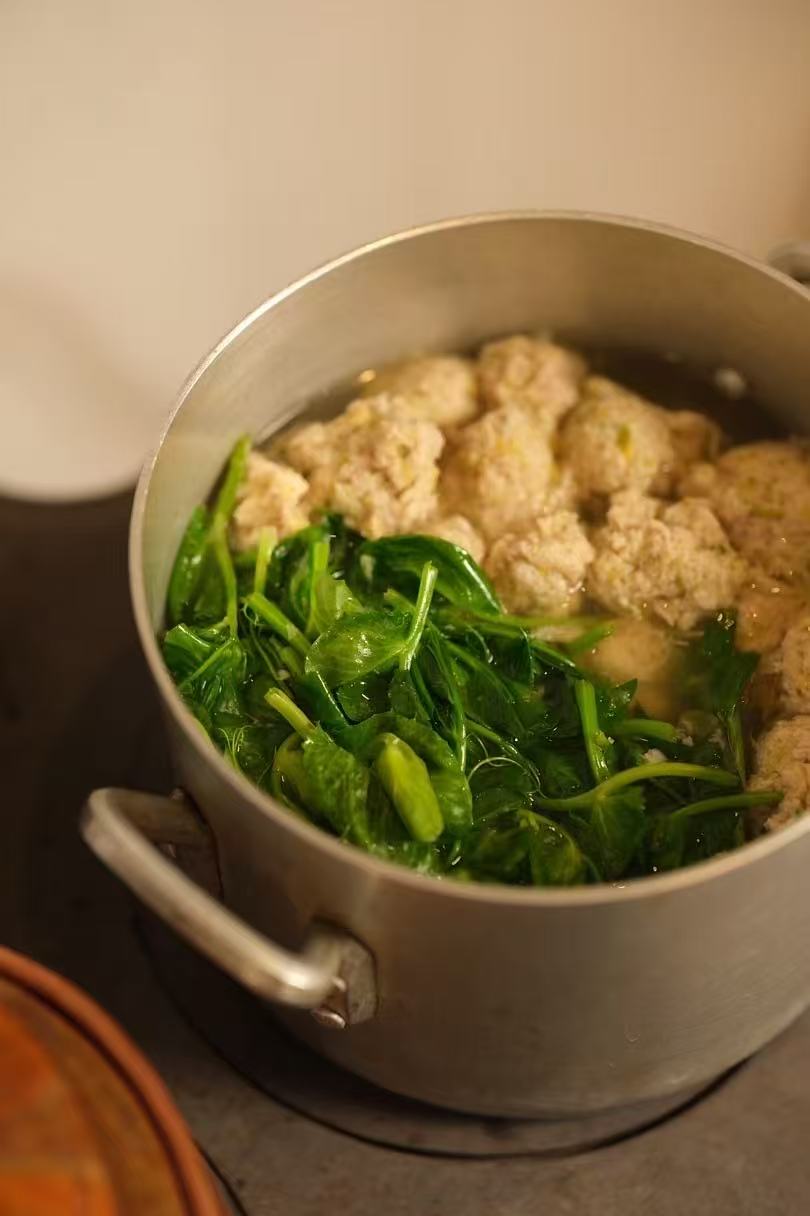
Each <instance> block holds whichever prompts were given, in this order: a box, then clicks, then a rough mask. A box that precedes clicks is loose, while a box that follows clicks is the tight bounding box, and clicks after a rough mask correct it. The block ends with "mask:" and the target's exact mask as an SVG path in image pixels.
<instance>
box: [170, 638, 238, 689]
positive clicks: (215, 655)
mask: <svg viewBox="0 0 810 1216" xmlns="http://www.w3.org/2000/svg"><path fill="white" fill-rule="evenodd" d="M233 642H234V639H233V638H228V640H227V642H223V643H222V645H221V646H217V648H216V650H214V651H213V652H212V653H211V654H209V656H208V658H207V659H206V660H205V661H204V662H203V663H201V664H200V666H199V667H198V668H197V669H196V670H195V671H192V672H191V673H190V674H189V675H187V676H186V678H185V679H184V680H182V681H181V682H180V683H179V684H178V685H177V688H178V690H179V691H180V692H183V691H184V690H185V689H186V688H188V686H189V685H190V684H191V683H192V682H193V681H194V680H198V679H199V678H200V676H202V675H205V673H206V672H207V671H208V669H209V667H213V666H214V665H215V664H216V663H217V662H218V660H219V657H220V655H221V654H222V653H223V651H225V650H227V649H228V647H229V646H232V645H233Z"/></svg>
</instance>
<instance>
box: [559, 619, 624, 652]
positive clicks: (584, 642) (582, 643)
mask: <svg viewBox="0 0 810 1216" xmlns="http://www.w3.org/2000/svg"><path fill="white" fill-rule="evenodd" d="M615 627H616V626H615V624H614V623H613V621H605V622H604V623H603V624H601V625H594V627H593V629H586V630H585V632H584V633H581V634H580V635H579V637H576V638H572V639H571V641H570V642H565V643H564V645H565V648H566V650H567V651H568V652H569V654H582V652H583V651H584V650H593V648H594V646H598V645H599V643H600V642H604V640H605V638H609V637H610V635H611V634H612V633H613V630H614V629H615Z"/></svg>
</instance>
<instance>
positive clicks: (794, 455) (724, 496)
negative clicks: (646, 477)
mask: <svg viewBox="0 0 810 1216" xmlns="http://www.w3.org/2000/svg"><path fill="white" fill-rule="evenodd" d="M680 488H681V492H682V493H684V494H688V495H699V496H700V497H705V498H708V499H709V500H710V501H711V503H712V505H713V507H714V509H715V511H716V513H717V515H718V516H719V518H720V519H721V520H722V521H723V523H724V524H725V526H726V528H727V530H728V533H729V536H730V537H731V540H732V543H733V544H734V545H735V546H736V548H737V549H739V550H740V552H741V553H743V554H744V555H745V557H747V558H748V560H749V561H750V562H751V564H752V565H754V566H757V567H759V568H760V569H762V570H763V571H765V572H766V573H767V574H769V575H770V576H771V577H773V578H776V579H781V580H783V581H784V582H787V583H795V582H805V581H807V580H808V579H810V451H809V450H808V448H807V446H806V445H805V444H802V443H796V442H784V443H782V442H767V443H749V444H743V445H742V446H740V447H736V448H730V449H729V450H728V451H727V452H724V453H723V455H722V456H721V457H720V459H719V460H718V461H717V463H716V464H713V465H711V464H699V465H696V466H695V467H694V468H693V469H692V470H691V471H690V472H689V473H688V474H687V475H686V477H685V478H684V479H683V481H682V483H681V487H680Z"/></svg>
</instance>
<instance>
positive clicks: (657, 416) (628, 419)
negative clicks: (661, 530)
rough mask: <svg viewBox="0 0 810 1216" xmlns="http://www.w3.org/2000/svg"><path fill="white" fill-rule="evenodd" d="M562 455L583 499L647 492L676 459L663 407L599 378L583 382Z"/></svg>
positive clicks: (568, 421) (563, 437)
mask: <svg viewBox="0 0 810 1216" xmlns="http://www.w3.org/2000/svg"><path fill="white" fill-rule="evenodd" d="M559 455H560V458H561V460H562V461H563V463H564V464H565V465H567V466H568V467H569V468H570V469H571V471H572V472H573V474H574V477H575V479H576V482H577V485H578V488H579V492H580V494H581V495H582V497H583V498H591V497H593V496H595V495H605V494H615V493H616V492H617V491H619V490H625V489H635V490H642V491H643V490H647V489H649V487H650V486H651V485H652V484H653V482H654V481H655V479H656V477H657V476H659V475H660V474H661V473H662V472H666V471H668V470H669V469H671V468H672V466H673V463H674V461H675V449H674V447H673V443H672V438H671V435H670V429H669V426H668V425H667V423H666V420H665V416H664V412H663V410H660V409H659V408H658V407H657V406H654V405H651V404H650V403H649V402H648V401H644V400H643V398H641V397H637V396H636V395H635V393H631V392H629V391H628V390H627V389H624V388H621V387H620V385H618V384H614V383H613V382H612V381H610V380H605V379H603V378H602V377H601V376H591V377H589V378H588V379H587V380H586V381H585V386H584V392H583V396H582V400H581V401H580V404H579V405H578V406H577V407H576V408H575V409H574V410H572V411H571V413H570V414H569V415H568V417H567V418H566V420H565V422H564V424H563V427H562V430H561V433H560V444H559Z"/></svg>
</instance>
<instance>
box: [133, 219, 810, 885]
mask: <svg viewBox="0 0 810 1216" xmlns="http://www.w3.org/2000/svg"><path fill="white" fill-rule="evenodd" d="M521 220H524V221H534V220H539V221H547V220H553V221H564V222H568V221H570V222H572V223H583V222H585V223H589V224H600V225H604V226H616V227H621V228H630V229H637V230H641V231H645V232H649V233H651V234H653V235H658V236H662V237H668V238H674V239H676V240H679V241H684V242H689V243H690V244H694V245H699V246H702V247H703V248H705V249H708V250H711V251H713V252H715V253H719V254H722V255H723V256H724V257H727V258H730V259H733V260H735V261H737V262H741V263H743V264H744V265H746V266H749V267H751V268H752V269H755V270H757V271H758V272H759V273H760V274H763V275H766V276H767V277H769V278H773V279H775V280H777V281H778V282H780V283H781V284H782V285H783V286H784V288H785V289H786V290H791V291H795V292H796V293H797V294H799V295H801V296H802V297H804V298H805V299H806V295H807V293H806V290H805V289H804V288H803V287H802V286H800V285H799V284H798V283H796V282H795V281H794V280H793V279H791V278H789V277H788V276H787V275H785V274H783V273H782V272H781V271H778V270H775V269H773V268H772V267H770V266H768V265H767V264H766V263H764V262H761V261H759V260H758V259H756V258H754V257H750V256H748V255H747V254H744V253H740V252H738V251H737V250H735V249H732V248H730V247H729V246H726V245H724V244H722V243H720V242H718V241H713V240H708V239H707V238H705V237H702V236H698V235H696V234H694V233H690V232H686V231H683V230H681V229H678V228H674V227H671V226H669V225H665V224H656V223H651V222H649V221H647V220H639V219H634V218H631V217H626V216H620V215H611V214H603V213H599V212H590V211H532V210H518V211H499V212H486V213H482V214H478V215H468V216H459V217H454V218H449V219H442V220H437V221H435V222H433V223H429V224H423V225H419V226H416V227H413V228H408V229H404V230H402V231H400V232H396V233H392V234H391V235H388V236H383V237H380V238H378V239H377V240H374V241H370V242H368V243H367V244H365V245H361V246H359V247H357V248H355V249H353V250H351V251H349V252H347V253H344V254H342V255H340V256H339V257H336V258H334V259H332V260H331V261H329V262H325V263H323V264H322V265H321V266H319V267H317V268H316V269H315V270H312V271H310V272H309V273H308V274H305V275H303V276H302V277H301V278H299V279H297V280H296V281H295V282H293V283H291V284H289V285H288V286H287V287H283V288H281V290H280V291H277V292H276V293H275V294H274V295H272V296H270V297H269V298H268V299H267V300H265V301H263V302H262V303H261V304H259V306H258V307H257V308H255V309H253V311H252V312H250V313H249V314H248V315H247V316H246V317H244V318H243V320H241V321H240V322H239V323H238V324H237V325H235V326H234V327H233V329H231V330H230V331H229V332H228V333H227V334H225V336H224V337H223V338H221V339H220V341H219V342H218V343H217V344H216V345H215V346H214V347H213V349H212V350H211V351H210V352H209V353H208V354H207V355H206V356H205V357H204V358H203V359H202V360H201V362H200V363H199V364H198V365H197V367H196V368H195V369H194V371H193V372H192V373H191V375H190V376H189V377H188V379H187V380H186V381H185V383H184V384H183V385H182V387H181V389H180V391H179V393H178V394H177V397H176V398H175V404H174V406H173V408H172V410H171V412H170V414H169V416H168V419H167V421H166V423H165V425H164V427H163V429H162V432H161V434H160V437H159V439H158V442H157V445H156V447H155V448H154V450H153V452H152V453H151V455H150V456H149V458H148V459H147V461H146V463H145V464H144V467H143V470H142V472H141V475H140V477H139V479H138V485H137V488H136V491H135V497H134V500H133V506H132V516H131V522H130V532H129V575H130V593H131V597H132V606H133V612H134V616H135V623H136V627H137V630H138V635H139V637H140V642H141V646H142V648H143V651H144V654H145V656H146V660H147V663H148V664H149V668H150V671H151V674H152V677H153V679H154V680H155V682H156V684H157V686H158V689H159V690H160V693H161V695H162V697H163V700H164V703H165V704H166V705H167V706H168V708H169V711H170V712H171V715H172V717H173V719H174V721H175V722H176V724H177V726H178V727H179V728H180V729H181V730H182V732H183V734H184V735H185V737H186V740H187V741H188V742H189V743H190V744H191V746H192V747H193V748H194V750H195V752H196V754H197V756H198V758H199V760H200V762H201V763H203V764H208V765H213V766H214V768H215V769H216V770H217V773H218V776H219V778H220V779H221V780H222V781H224V782H225V783H226V785H228V786H230V787H231V788H232V789H233V791H234V793H235V794H237V795H239V796H240V797H241V798H246V799H247V800H248V801H249V802H250V804H251V805H252V806H253V807H254V808H255V810H256V812H257V813H258V814H261V815H269V816H271V817H272V818H273V819H275V820H276V821H277V822H279V823H280V824H281V825H282V826H283V827H284V828H285V829H286V830H288V831H289V832H290V833H292V834H293V835H294V836H296V837H297V838H298V839H300V840H301V841H302V843H303V842H306V844H307V845H309V846H310V847H313V848H316V849H319V850H320V851H321V852H323V853H326V854H328V855H330V856H331V857H333V858H334V859H335V860H340V861H341V862H343V863H344V864H345V865H346V866H347V867H349V868H350V869H351V868H356V869H359V870H365V871H366V873H367V874H368V875H369V877H375V876H376V877H377V878H378V879H380V880H381V881H382V880H385V881H387V882H389V883H391V882H393V883H396V884H398V885H400V886H404V887H411V888H413V890H414V892H415V893H417V892H422V893H424V894H427V893H428V892H430V893H431V894H432V895H434V896H435V897H437V898H444V899H449V900H460V901H465V902H475V903H484V904H497V905H500V906H520V907H526V908H527V909H528V908H565V907H571V908H575V907H579V908H584V907H592V906H594V905H603V904H608V903H610V904H612V903H615V902H618V901H628V900H645V901H646V900H649V899H651V898H654V897H655V896H656V895H657V896H661V897H664V896H667V895H672V894H675V893H676V892H679V891H686V890H690V889H692V888H694V887H697V886H700V885H702V884H703V883H707V882H710V881H712V880H713V879H720V878H723V877H725V876H727V875H731V874H734V873H736V872H737V871H739V870H742V869H744V868H748V867H749V866H753V865H755V864H756V863H757V862H758V861H764V860H765V859H766V858H767V857H769V856H770V855H771V854H773V853H776V852H779V851H780V850H782V849H784V848H788V847H789V846H790V844H791V843H792V842H793V841H794V840H797V839H798V838H799V837H800V836H803V835H804V834H805V833H807V832H810V814H808V815H807V816H805V817H803V818H801V819H799V820H797V821H796V822H795V823H794V824H791V825H790V826H789V827H785V828H781V829H780V830H779V831H778V832H775V833H773V834H772V835H767V836H762V837H760V838H759V839H758V840H755V841H751V842H749V843H748V844H745V845H743V846H742V847H741V848H739V849H737V850H735V851H734V852H732V853H726V854H723V855H720V856H718V857H715V858H713V859H711V860H709V861H705V862H700V863H698V864H695V865H692V866H687V867H686V868H685V869H682V870H675V871H673V872H672V873H669V874H658V875H650V876H647V877H644V878H633V879H629V880H627V881H626V882H623V883H618V884H608V883H605V884H600V885H594V886H589V887H573V888H560V889H551V888H536V887H510V886H505V885H501V884H492V885H489V884H484V883H455V882H451V881H445V882H441V881H438V880H437V879H435V878H431V877H429V876H426V875H423V874H419V873H417V872H416V871H414V870H410V869H408V868H407V867H405V866H399V865H396V864H395V863H393V862H388V861H383V860H381V859H378V858H376V857H373V856H371V855H370V854H368V853H364V852H363V851H362V850H360V849H357V848H353V847H352V846H351V845H346V844H345V843H343V842H342V841H340V840H338V839H337V838H335V837H333V836H330V835H328V833H326V832H324V831H322V830H321V829H320V828H317V827H315V825H314V824H310V823H308V822H306V821H305V820H303V819H301V818H299V817H298V816H294V815H290V813H289V811H287V810H285V808H284V807H282V806H280V805H278V804H277V803H276V802H275V801H274V800H273V799H272V798H271V797H270V796H269V795H268V794H265V793H263V792H262V791H261V790H259V789H258V788H257V787H256V786H254V785H253V784H252V782H250V781H249V780H248V779H247V778H246V777H244V776H243V775H242V774H241V773H239V772H237V771H236V770H235V769H233V768H232V767H231V766H230V765H229V764H228V763H227V762H226V761H225V759H224V757H223V756H222V755H220V753H219V752H218V751H217V750H216V748H215V747H214V746H213V745H212V744H211V743H210V742H209V741H208V740H207V739H205V738H204V737H203V735H202V732H201V731H200V730H199V728H198V726H197V724H196V722H195V719H194V717H193V715H192V714H191V712H190V710H188V709H187V707H186V706H185V705H184V703H183V700H182V698H181V697H180V695H179V693H178V692H177V689H176V687H175V685H174V683H173V681H172V679H171V677H170V675H169V673H168V670H167V669H166V666H165V664H164V662H163V658H162V656H161V653H160V650H159V648H158V645H157V640H156V638H155V635H154V632H153V628H152V622H151V620H150V616H149V610H148V606H147V600H146V590H145V586H144V571H143V521H144V514H145V508H146V500H147V497H148V494H149V487H150V483H151V480H152V473H153V471H154V468H155V465H156V462H157V459H158V456H159V453H160V451H161V449H162V447H163V444H164V441H165V439H166V437H167V436H168V434H169V432H170V431H171V429H172V427H173V426H174V423H175V420H176V418H177V416H178V414H179V413H180V411H181V409H182V408H183V405H184V404H185V402H186V399H187V398H188V396H189V394H190V393H191V392H192V390H193V388H194V386H195V385H196V383H197V381H198V380H199V379H200V378H201V377H202V376H203V374H204V373H205V372H206V371H207V369H208V368H209V367H210V366H211V364H212V363H213V362H214V361H215V360H216V359H217V358H218V357H219V355H220V354H221V353H222V352H223V351H224V350H225V349H226V348H227V347H228V346H230V345H231V343H232V342H234V341H235V340H236V339H237V338H238V337H239V336H240V335H241V334H242V333H244V331H245V330H247V329H248V328H249V327H250V326H251V325H252V324H253V323H254V322H255V321H257V320H258V319H259V317H261V316H263V315H264V314H265V313H266V312H269V311H271V310H272V309H273V308H275V307H277V306H278V305H279V304H280V303H281V302H282V301H283V300H285V299H287V298H288V297H289V296H291V295H293V294H294V293H295V292H297V291H299V290H300V289H301V288H303V287H306V286H307V285H308V284H309V283H312V282H315V281H316V280H317V279H320V278H321V277H323V276H324V275H327V274H330V273H331V272H332V271H333V270H336V269H338V268H339V267H341V266H343V265H346V264H347V263H350V262H353V261H355V260H358V259H360V258H362V257H365V256H366V255H367V254H371V253H374V252H375V251H377V250H378V249H382V248H384V247H386V246H388V245H393V244H398V243H400V242H403V241H408V240H411V239H413V238H415V237H420V236H425V235H428V234H430V233H435V232H442V231H445V230H448V229H453V228H463V227H468V226H474V225H481V224H499V223H510V222H514V221H521Z"/></svg>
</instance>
